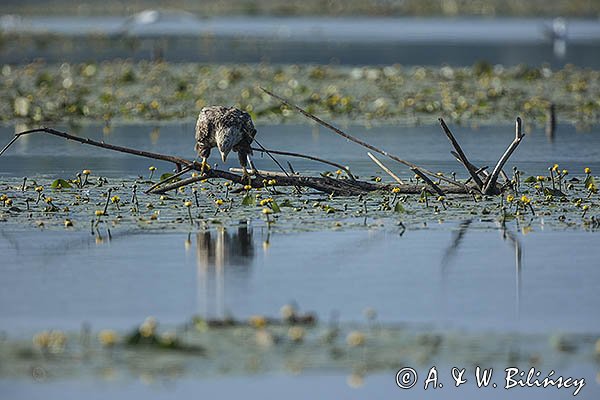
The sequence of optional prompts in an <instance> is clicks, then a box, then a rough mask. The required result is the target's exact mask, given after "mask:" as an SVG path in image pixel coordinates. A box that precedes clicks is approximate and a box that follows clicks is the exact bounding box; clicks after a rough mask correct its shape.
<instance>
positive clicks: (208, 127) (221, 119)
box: [196, 106, 256, 176]
mask: <svg viewBox="0 0 600 400" xmlns="http://www.w3.org/2000/svg"><path fill="white" fill-rule="evenodd" d="M255 135H256V129H255V128H254V124H253V123H252V118H250V115H249V114H248V113H247V112H244V111H242V110H240V109H237V108H235V107H223V106H210V107H204V108H203V109H202V110H201V111H200V115H198V120H197V121H196V151H197V152H198V155H199V156H200V157H202V169H203V170H204V166H205V165H206V159H207V158H208V157H209V156H210V150H211V149H212V148H213V147H215V146H216V147H217V149H219V152H220V153H221V159H222V160H223V162H225V161H226V160H227V155H228V154H229V152H230V151H231V150H233V151H235V152H237V153H238V158H239V160H240V165H241V166H242V169H243V170H244V176H247V175H248V172H247V170H246V168H247V165H248V164H247V161H249V162H250V166H251V167H252V168H254V167H253V166H252V160H250V157H249V156H250V155H251V154H252V149H251V148H250V144H251V143H252V141H253V140H254V136H255Z"/></svg>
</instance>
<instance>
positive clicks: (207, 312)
mask: <svg viewBox="0 0 600 400" xmlns="http://www.w3.org/2000/svg"><path fill="white" fill-rule="evenodd" d="M253 258H254V238H253V232H252V228H250V227H249V226H248V225H247V224H246V223H244V224H241V225H239V226H238V227H237V229H236V230H235V231H229V230H227V228H224V227H219V228H217V229H216V230H214V231H213V230H206V231H203V232H198V233H196V269H197V286H198V309H199V311H200V312H201V313H202V315H203V316H204V317H216V318H224V317H225V316H226V315H225V313H226V310H225V269H226V268H227V269H231V268H234V269H235V273H236V275H241V276H246V275H247V272H248V269H249V268H248V267H249V266H250V264H251V263H252V260H253ZM240 267H241V268H240Z"/></svg>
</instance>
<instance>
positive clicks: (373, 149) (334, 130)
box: [260, 87, 466, 190]
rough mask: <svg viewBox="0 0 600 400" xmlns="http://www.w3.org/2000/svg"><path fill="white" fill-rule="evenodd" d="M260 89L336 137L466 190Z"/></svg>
mask: <svg viewBox="0 0 600 400" xmlns="http://www.w3.org/2000/svg"><path fill="white" fill-rule="evenodd" d="M260 89H261V90H262V91H263V92H265V93H266V94H268V95H269V96H271V97H273V98H275V99H277V100H279V101H280V102H282V103H283V104H285V105H287V106H288V107H291V108H294V109H296V110H297V111H299V112H300V113H301V114H302V115H304V116H305V117H307V118H310V119H312V120H313V121H315V122H317V123H318V124H319V125H322V126H324V127H325V128H327V129H329V130H331V131H333V132H335V133H337V134H338V135H340V136H342V137H344V138H346V139H348V140H350V141H352V142H354V143H357V144H359V145H361V146H363V147H366V148H367V149H369V150H372V151H374V152H376V153H379V154H381V155H384V156H386V157H389V158H391V159H392V160H394V161H396V162H399V163H400V164H404V165H406V166H407V167H409V168H411V169H413V168H416V169H418V170H420V171H421V172H422V173H423V174H427V175H430V176H433V177H436V178H440V179H441V180H443V181H446V182H447V183H450V184H452V185H456V186H460V187H463V189H465V190H466V188H464V186H463V184H462V183H460V182H457V181H454V180H452V179H450V178H446V177H445V176H438V175H437V174H436V173H435V172H432V171H428V170H426V169H425V168H422V167H419V166H418V165H416V164H413V163H411V162H409V161H406V160H403V159H401V158H399V157H397V156H395V155H393V154H390V153H388V152H387V151H385V150H381V149H378V148H377V147H375V146H373V145H371V144H369V143H366V142H363V141H362V140H360V139H358V138H355V137H354V136H352V135H349V134H347V133H345V132H343V131H342V130H341V129H339V128H336V127H335V126H333V125H331V124H329V123H327V122H325V121H323V120H322V119H320V118H319V117H317V116H315V115H313V114H311V113H309V112H308V111H306V110H304V109H302V108H300V107H299V106H297V105H295V104H292V103H290V102H289V101H287V100H286V99H284V98H283V97H281V96H279V95H276V94H275V93H272V92H270V91H268V90H267V89H265V88H263V87H261V88H260Z"/></svg>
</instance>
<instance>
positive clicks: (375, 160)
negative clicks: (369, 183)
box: [367, 151, 404, 185]
mask: <svg viewBox="0 0 600 400" xmlns="http://www.w3.org/2000/svg"><path fill="white" fill-rule="evenodd" d="M367 155H368V156H369V158H371V160H373V162H374V163H375V164H377V165H378V166H379V168H381V169H382V170H384V171H385V172H386V173H387V174H388V175H389V176H391V177H392V178H394V180H395V181H396V182H398V183H399V184H401V185H404V182H403V181H402V179H400V178H398V176H396V174H394V173H393V172H392V171H391V170H390V169H389V168H388V167H386V166H385V165H383V163H382V162H381V161H379V160H378V159H377V157H375V156H374V155H373V154H371V153H369V152H368V151H367Z"/></svg>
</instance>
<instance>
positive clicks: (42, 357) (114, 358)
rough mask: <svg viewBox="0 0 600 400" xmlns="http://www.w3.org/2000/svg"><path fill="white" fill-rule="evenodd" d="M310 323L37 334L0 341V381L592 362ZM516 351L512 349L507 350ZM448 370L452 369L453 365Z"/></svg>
mask: <svg viewBox="0 0 600 400" xmlns="http://www.w3.org/2000/svg"><path fill="white" fill-rule="evenodd" d="M366 317H367V323H364V322H362V323H338V322H333V321H332V322H330V323H317V321H316V316H314V315H313V314H311V313H300V312H298V311H297V310H296V309H295V308H294V307H293V306H290V305H288V306H284V307H282V309H281V316H280V317H279V318H269V317H266V316H262V315H254V316H250V317H249V318H248V319H246V320H238V319H234V318H231V317H229V318H222V319H205V318H202V317H198V316H197V317H193V318H192V319H191V320H190V321H188V322H186V323H184V324H181V325H179V326H168V327H165V328H161V327H160V326H159V323H158V321H157V320H156V319H155V318H153V317H149V318H147V319H146V320H145V321H143V322H142V323H141V324H140V325H139V326H136V327H135V328H133V329H132V330H131V331H130V332H129V333H127V332H125V333H122V332H117V331H115V330H113V329H106V328H105V329H102V330H100V331H99V332H98V333H97V334H93V333H92V331H91V329H90V327H89V326H84V327H83V329H81V332H80V333H67V332H62V331H57V330H55V331H43V332H39V333H36V334H35V335H33V338H32V339H31V340H29V341H27V340H24V339H13V338H10V337H9V338H3V340H1V341H0V357H2V360H3V363H1V364H0V377H3V378H9V377H10V378H12V377H30V376H32V374H33V375H34V376H33V377H34V378H36V379H41V380H46V379H50V380H52V379H64V378H76V377H82V376H96V375H97V374H100V375H102V374H104V371H107V370H111V371H113V374H112V375H113V376H114V375H115V374H117V375H121V376H131V375H133V376H137V375H150V376H153V377H155V378H164V377H170V378H178V377H182V376H196V377H211V376H216V375H224V374H230V375H240V374H248V373H253V374H254V373H265V372H271V371H281V370H284V371H289V372H292V373H298V372H301V371H307V370H308V371H310V370H319V371H322V370H332V371H347V372H352V373H354V374H359V375H361V376H363V375H368V374H371V373H374V372H378V371H386V370H391V371H395V370H397V369H399V368H400V367H402V366H404V365H413V366H415V367H419V368H425V367H426V366H427V365H428V363H431V362H432V360H451V361H452V362H453V363H455V364H460V365H465V366H467V365H480V363H481V362H482V360H485V362H486V366H485V367H486V368H489V367H493V366H496V365H511V366H524V367H527V368H530V367H532V366H533V367H535V368H538V369H539V368H544V367H552V368H554V367H555V366H556V365H562V366H563V368H564V367H565V366H567V365H581V363H593V362H594V360H597V357H598V354H599V353H598V351H599V348H600V339H599V338H598V335H597V334H556V333H555V334H520V333H489V332H486V333H475V332H473V333H468V332H463V331H459V330H443V331H441V330H439V329H435V328H432V327H430V326H420V325H409V324H396V325H390V324H385V323H381V322H378V321H376V314H375V313H374V311H373V310H372V309H368V314H367V313H366ZM515 343H518V344H519V345H518V346H516V347H515ZM455 364H453V365H455Z"/></svg>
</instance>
